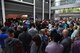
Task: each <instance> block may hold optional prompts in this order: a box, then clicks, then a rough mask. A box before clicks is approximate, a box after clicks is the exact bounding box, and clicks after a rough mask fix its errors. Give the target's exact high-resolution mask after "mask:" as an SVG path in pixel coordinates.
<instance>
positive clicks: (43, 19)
mask: <svg viewBox="0 0 80 53" xmlns="http://www.w3.org/2000/svg"><path fill="white" fill-rule="evenodd" d="M44 2H45V0H43V2H42V4H43V5H42V20H44Z"/></svg>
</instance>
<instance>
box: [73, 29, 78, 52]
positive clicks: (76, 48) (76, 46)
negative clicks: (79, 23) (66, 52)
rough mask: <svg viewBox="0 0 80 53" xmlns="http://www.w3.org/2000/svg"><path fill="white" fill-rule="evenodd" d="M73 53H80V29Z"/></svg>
mask: <svg viewBox="0 0 80 53" xmlns="http://www.w3.org/2000/svg"><path fill="white" fill-rule="evenodd" d="M72 53H80V29H79V30H78V32H77V34H76V37H75V40H74V42H73V45H72Z"/></svg>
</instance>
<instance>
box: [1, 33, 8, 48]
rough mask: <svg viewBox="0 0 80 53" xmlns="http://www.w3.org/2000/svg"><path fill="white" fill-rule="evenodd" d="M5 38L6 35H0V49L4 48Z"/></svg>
mask: <svg viewBox="0 0 80 53" xmlns="http://www.w3.org/2000/svg"><path fill="white" fill-rule="evenodd" d="M6 38H8V34H6V33H0V45H1V48H4V47H5V43H4V40H5V39H6Z"/></svg>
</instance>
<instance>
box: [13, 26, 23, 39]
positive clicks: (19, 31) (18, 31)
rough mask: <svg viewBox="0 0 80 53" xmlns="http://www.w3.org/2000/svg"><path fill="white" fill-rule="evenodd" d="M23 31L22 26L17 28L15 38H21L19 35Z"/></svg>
mask: <svg viewBox="0 0 80 53" xmlns="http://www.w3.org/2000/svg"><path fill="white" fill-rule="evenodd" d="M21 32H22V31H21V27H20V26H18V27H17V29H16V30H15V32H14V35H15V36H14V38H18V36H19V34H20V33H21Z"/></svg>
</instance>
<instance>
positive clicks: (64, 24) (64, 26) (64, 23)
mask: <svg viewBox="0 0 80 53" xmlns="http://www.w3.org/2000/svg"><path fill="white" fill-rule="evenodd" d="M62 24H63V28H64V29H65V28H68V24H67V23H66V20H64V21H63V22H62Z"/></svg>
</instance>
